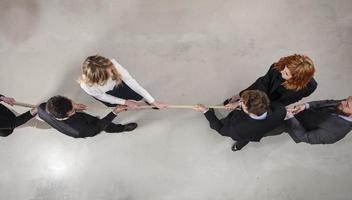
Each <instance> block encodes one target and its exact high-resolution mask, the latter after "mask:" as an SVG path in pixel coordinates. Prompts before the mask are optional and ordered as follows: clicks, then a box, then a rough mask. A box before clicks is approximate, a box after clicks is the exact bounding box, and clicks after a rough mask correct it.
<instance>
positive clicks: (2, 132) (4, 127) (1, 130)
mask: <svg viewBox="0 0 352 200" xmlns="http://www.w3.org/2000/svg"><path fill="white" fill-rule="evenodd" d="M0 102H5V103H7V104H9V105H11V106H12V105H14V104H15V103H16V100H15V99H14V98H11V97H6V96H3V95H1V94H0ZM35 115H37V108H36V107H35V108H32V109H31V110H30V111H27V112H25V113H23V114H21V115H19V116H16V115H15V114H14V113H13V112H12V111H11V110H10V109H8V108H7V107H6V106H4V105H2V104H0V136H2V137H7V136H9V135H10V134H11V133H12V132H13V130H14V129H15V128H16V127H18V126H21V125H22V124H25V123H26V122H28V121H29V120H30V119H32V118H33V117H34V116H35Z"/></svg>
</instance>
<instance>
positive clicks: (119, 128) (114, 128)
mask: <svg viewBox="0 0 352 200" xmlns="http://www.w3.org/2000/svg"><path fill="white" fill-rule="evenodd" d="M124 130H125V126H124V125H122V124H114V123H110V124H109V125H108V126H107V127H106V128H105V129H104V131H105V132H107V133H120V132H123V131H124Z"/></svg>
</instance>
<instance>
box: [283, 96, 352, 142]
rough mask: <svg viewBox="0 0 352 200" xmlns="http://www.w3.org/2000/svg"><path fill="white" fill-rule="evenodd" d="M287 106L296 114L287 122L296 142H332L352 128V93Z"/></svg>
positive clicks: (288, 129)
mask: <svg viewBox="0 0 352 200" xmlns="http://www.w3.org/2000/svg"><path fill="white" fill-rule="evenodd" d="M288 110H289V111H291V112H292V114H295V116H293V115H292V116H290V118H289V119H288V120H286V122H285V126H286V129H287V132H288V133H289V135H290V136H291V137H292V139H293V140H294V141H295V142H296V143H299V142H305V143H309V144H333V143H335V142H337V141H339V140H341V139H342V138H344V137H345V136H346V135H347V134H348V133H349V132H350V131H351V130H352V96H349V97H347V98H346V99H344V100H321V101H312V102H308V103H304V104H300V105H298V106H295V107H294V108H293V109H288Z"/></svg>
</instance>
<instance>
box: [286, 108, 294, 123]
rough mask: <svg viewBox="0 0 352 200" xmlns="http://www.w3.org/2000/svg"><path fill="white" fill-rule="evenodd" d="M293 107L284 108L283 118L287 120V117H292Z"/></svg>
mask: <svg viewBox="0 0 352 200" xmlns="http://www.w3.org/2000/svg"><path fill="white" fill-rule="evenodd" d="M293 115H294V114H293V109H289V108H288V109H286V117H285V120H287V119H290V118H292V117H293Z"/></svg>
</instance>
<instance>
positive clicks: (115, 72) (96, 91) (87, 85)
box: [80, 55, 168, 109]
mask: <svg viewBox="0 0 352 200" xmlns="http://www.w3.org/2000/svg"><path fill="white" fill-rule="evenodd" d="M80 86H81V88H82V89H83V90H84V91H85V92H86V93H88V94H89V95H91V96H93V97H94V98H95V99H97V100H99V101H101V102H102V103H104V104H105V105H106V106H108V107H115V106H116V105H126V106H127V107H128V108H132V109H135V108H138V106H139V104H138V101H141V100H143V99H144V101H145V102H146V103H147V104H151V105H153V106H155V107H156V108H159V109H162V108H166V107H167V106H168V105H167V104H165V103H162V102H160V101H157V100H155V99H154V98H153V97H152V96H151V95H150V94H149V93H148V91H147V90H145V89H144V88H143V87H142V86H140V85H139V83H138V82H137V81H136V80H135V79H134V78H133V77H132V76H131V75H130V74H129V73H128V71H127V70H126V69H125V68H124V67H122V66H121V65H120V64H119V63H118V62H117V61H116V60H115V59H108V58H106V57H103V56H100V55H94V56H89V57H88V58H86V60H85V61H84V62H83V65H82V75H81V78H80Z"/></svg>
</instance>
